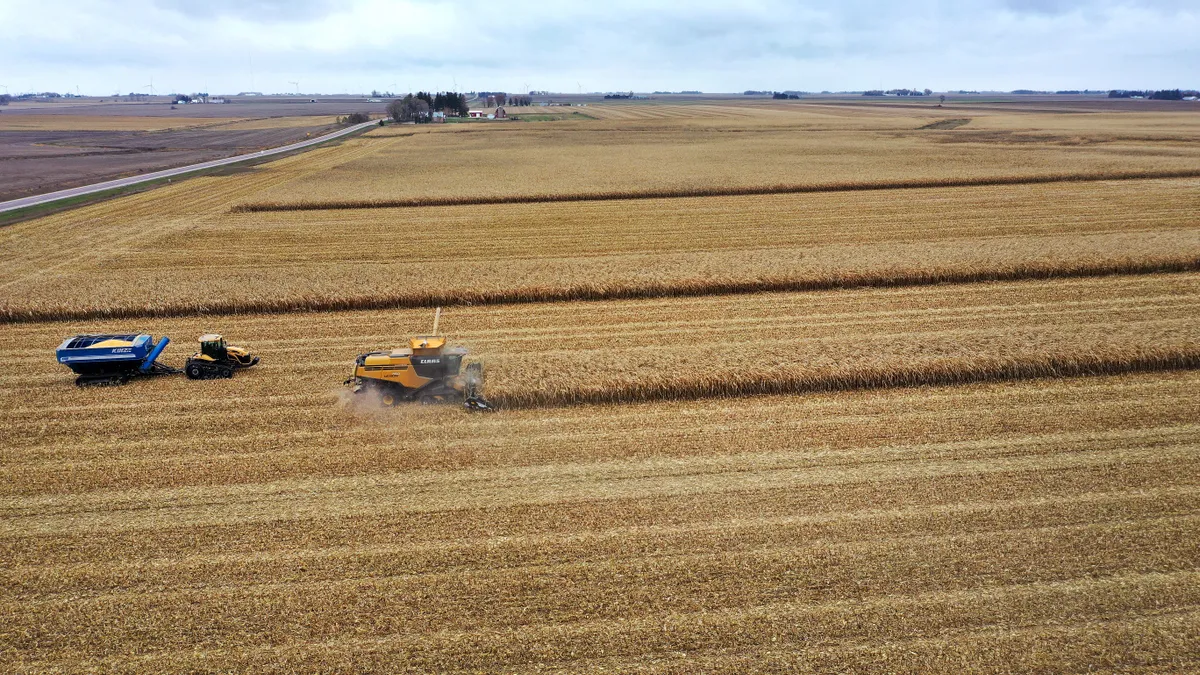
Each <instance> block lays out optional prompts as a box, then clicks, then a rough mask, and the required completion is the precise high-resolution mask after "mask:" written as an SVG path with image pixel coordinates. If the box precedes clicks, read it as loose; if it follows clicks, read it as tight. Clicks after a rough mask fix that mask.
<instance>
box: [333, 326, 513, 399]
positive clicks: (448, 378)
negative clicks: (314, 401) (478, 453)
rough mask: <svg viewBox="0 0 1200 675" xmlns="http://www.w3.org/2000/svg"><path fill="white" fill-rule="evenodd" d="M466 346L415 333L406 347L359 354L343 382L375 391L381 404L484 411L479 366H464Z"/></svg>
mask: <svg viewBox="0 0 1200 675" xmlns="http://www.w3.org/2000/svg"><path fill="white" fill-rule="evenodd" d="M466 355H467V350H465V349H463V348H461V347H453V348H447V347H446V338H444V337H435V336H420V337H415V338H413V339H411V340H409V341H408V347H402V348H400V349H392V350H389V351H379V352H369V353H366V354H359V356H358V358H356V359H355V360H354V373H353V374H352V375H351V376H350V379H348V380H346V384H348V385H353V386H354V392H355V393H363V392H375V393H377V394H378V395H379V398H380V400H381V401H382V402H383V404H384V405H389V406H390V405H397V404H399V403H405V402H416V403H421V404H423V405H432V404H436V403H460V404H462V405H463V406H464V407H465V408H467V409H468V410H489V409H491V405H490V404H488V402H487V400H485V399H484V398H483V396H482V394H481V393H480V389H481V388H482V387H483V366H482V365H480V364H478V363H471V364H467V365H466V366H465V367H464V365H463V357H464V356H466Z"/></svg>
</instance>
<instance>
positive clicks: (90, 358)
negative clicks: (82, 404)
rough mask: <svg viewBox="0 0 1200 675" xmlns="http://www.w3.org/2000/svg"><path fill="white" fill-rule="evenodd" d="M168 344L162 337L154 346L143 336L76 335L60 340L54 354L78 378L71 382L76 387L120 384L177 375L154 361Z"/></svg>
mask: <svg viewBox="0 0 1200 675" xmlns="http://www.w3.org/2000/svg"><path fill="white" fill-rule="evenodd" d="M170 341H171V340H170V338H168V337H166V336H163V338H162V339H161V340H159V341H158V342H155V341H154V338H153V337H152V336H150V335H147V334H145V333H142V334H139V335H133V334H129V335H110V334H88V335H76V336H74V337H69V338H67V339H66V340H63V343H62V344H61V345H59V346H58V350H57V352H56V353H55V354H56V356H57V357H58V362H59V363H61V364H63V365H64V366H66V367H68V368H70V369H71V370H73V371H74V372H75V374H76V375H78V376H79V377H77V378H75V384H77V385H79V386H84V385H104V384H124V383H125V382H128V381H129V380H131V379H133V378H135V377H142V376H150V375H173V374H175V373H179V372H181V371H180V370H179V369H177V368H172V367H171V366H168V365H166V364H163V363H159V362H158V361H156V360H155V359H157V358H158V355H159V354H161V353H162V351H163V350H164V349H166V347H167V344H168V343H169V342H170Z"/></svg>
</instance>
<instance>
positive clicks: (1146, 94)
mask: <svg viewBox="0 0 1200 675" xmlns="http://www.w3.org/2000/svg"><path fill="white" fill-rule="evenodd" d="M1197 95H1200V93H1197V92H1195V91H1183V90H1182V89H1159V90H1158V91H1150V90H1149V89H1147V90H1145V91H1140V90H1137V89H1113V90H1112V91H1110V92H1108V97H1109V98H1150V99H1154V100H1156V101H1182V100H1183V99H1184V98H1186V97H1191V96H1197Z"/></svg>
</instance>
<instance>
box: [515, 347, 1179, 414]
mask: <svg viewBox="0 0 1200 675" xmlns="http://www.w3.org/2000/svg"><path fill="white" fill-rule="evenodd" d="M1195 368H1200V346H1197V347H1190V348H1189V347H1183V348H1177V349H1159V348H1149V349H1141V348H1130V349H1119V348H1116V349H1109V350H1103V351H1096V352H1090V353H1059V354H1030V355H1022V356H1016V357H1009V358H996V357H983V358H954V359H945V360H942V361H938V362H934V363H924V364H920V365H915V366H910V365H903V364H896V365H886V366H859V367H850V368H840V367H832V368H823V369H816V370H809V371H799V372H786V371H781V372H774V373H745V374H739V375H738V376H737V377H725V376H723V375H717V376H685V377H678V378H673V379H669V380H659V381H654V382H631V383H623V384H614V385H611V386H608V387H605V388H603V389H577V388H563V389H558V390H544V389H543V390H538V389H532V390H523V391H519V392H511V393H509V392H504V393H500V394H498V395H495V396H493V397H492V398H493V400H494V402H495V403H496V404H498V405H499V406H500V407H503V408H508V409H514V408H544V407H561V406H568V405H581V404H583V405H597V404H617V403H637V402H646V401H663V400H695V399H704V398H726V397H729V398H732V397H742V396H769V395H786V394H804V393H812V392H834V391H851V390H859V389H882V388H896V387H922V386H951V385H962V384H972V383H979V382H999V381H1007V380H1027V379H1037V378H1065V377H1088V376H1098V375H1120V374H1127V373H1138V372H1151V371H1170V370H1191V369H1195Z"/></svg>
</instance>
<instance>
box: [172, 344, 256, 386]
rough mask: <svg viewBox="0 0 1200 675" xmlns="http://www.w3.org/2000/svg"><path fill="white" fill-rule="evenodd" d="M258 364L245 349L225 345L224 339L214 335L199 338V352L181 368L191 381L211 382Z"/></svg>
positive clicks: (254, 357)
mask: <svg viewBox="0 0 1200 675" xmlns="http://www.w3.org/2000/svg"><path fill="white" fill-rule="evenodd" d="M257 363H258V357H257V356H251V355H250V351H249V350H248V349H246V348H245V347H234V346H233V345H229V344H226V343H225V338H223V337H221V336H220V335H217V334H216V333H209V334H207V335H201V336H200V351H198V352H196V353H195V354H192V356H191V358H189V359H188V360H187V364H185V365H184V366H183V372H184V373H186V374H187V376H188V379H191V380H212V379H216V378H219V377H233V372H234V371H235V370H239V369H241V368H249V367H250V366H253V365H255V364H257Z"/></svg>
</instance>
